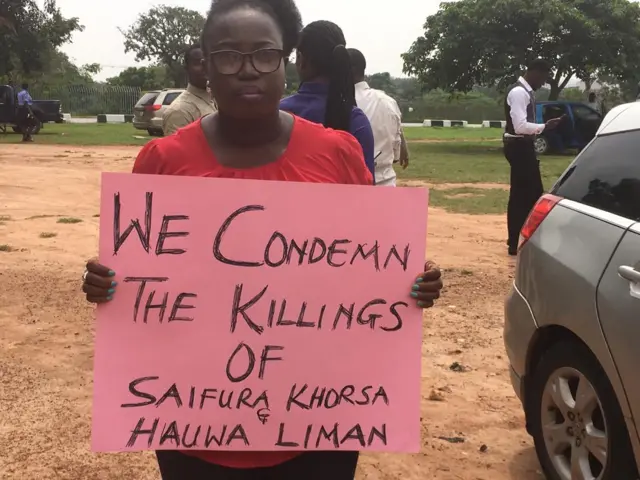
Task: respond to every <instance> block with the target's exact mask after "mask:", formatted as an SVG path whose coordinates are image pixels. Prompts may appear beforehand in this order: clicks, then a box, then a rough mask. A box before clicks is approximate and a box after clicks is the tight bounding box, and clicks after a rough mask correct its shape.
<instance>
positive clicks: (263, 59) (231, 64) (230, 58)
mask: <svg viewBox="0 0 640 480" xmlns="http://www.w3.org/2000/svg"><path fill="white" fill-rule="evenodd" d="M209 55H210V58H211V62H212V63H213V66H214V67H215V69H216V71H217V72H218V73H220V74H221V75H237V74H238V73H240V71H241V70H242V68H243V67H244V63H245V62H246V61H247V58H248V59H249V61H250V62H251V65H252V66H253V68H254V69H255V70H256V72H258V73H265V74H266V73H273V72H275V71H276V70H278V68H280V64H281V63H282V59H283V58H284V52H283V51H282V50H280V49H278V48H261V49H260V50H256V51H255V52H250V53H242V52H238V51H236V50H218V51H217V52H211V53H210V54H209Z"/></svg>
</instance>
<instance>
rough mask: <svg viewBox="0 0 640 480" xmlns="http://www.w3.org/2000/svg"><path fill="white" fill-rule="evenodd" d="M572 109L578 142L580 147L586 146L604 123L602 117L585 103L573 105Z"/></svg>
mask: <svg viewBox="0 0 640 480" xmlns="http://www.w3.org/2000/svg"><path fill="white" fill-rule="evenodd" d="M571 109H572V110H573V121H574V129H575V133H576V141H577V143H578V144H580V145H586V144H587V143H589V142H590V141H591V140H593V137H595V136H596V132H597V131H598V128H599V127H600V124H601V123H602V115H601V114H600V113H599V112H596V111H595V110H593V109H592V108H591V107H589V106H587V105H585V104H583V103H572V104H571Z"/></svg>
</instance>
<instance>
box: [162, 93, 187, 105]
mask: <svg viewBox="0 0 640 480" xmlns="http://www.w3.org/2000/svg"><path fill="white" fill-rule="evenodd" d="M180 93H182V92H170V93H167V95H166V96H165V97H164V100H162V105H171V104H172V103H173V101H174V100H175V99H176V98H178V97H179V96H180Z"/></svg>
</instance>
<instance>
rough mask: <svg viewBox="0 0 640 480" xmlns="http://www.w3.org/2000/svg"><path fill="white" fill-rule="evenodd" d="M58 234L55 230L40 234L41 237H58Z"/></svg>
mask: <svg viewBox="0 0 640 480" xmlns="http://www.w3.org/2000/svg"><path fill="white" fill-rule="evenodd" d="M57 236H58V234H57V233H54V232H42V233H41V234H40V238H53V237H57Z"/></svg>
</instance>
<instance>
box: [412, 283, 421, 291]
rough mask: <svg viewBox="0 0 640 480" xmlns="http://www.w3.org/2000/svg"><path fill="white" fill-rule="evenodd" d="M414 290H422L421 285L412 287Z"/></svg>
mask: <svg viewBox="0 0 640 480" xmlns="http://www.w3.org/2000/svg"><path fill="white" fill-rule="evenodd" d="M411 288H412V289H413V290H420V285H418V284H417V283H416V284H415V285H414V286H413V287H411Z"/></svg>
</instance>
